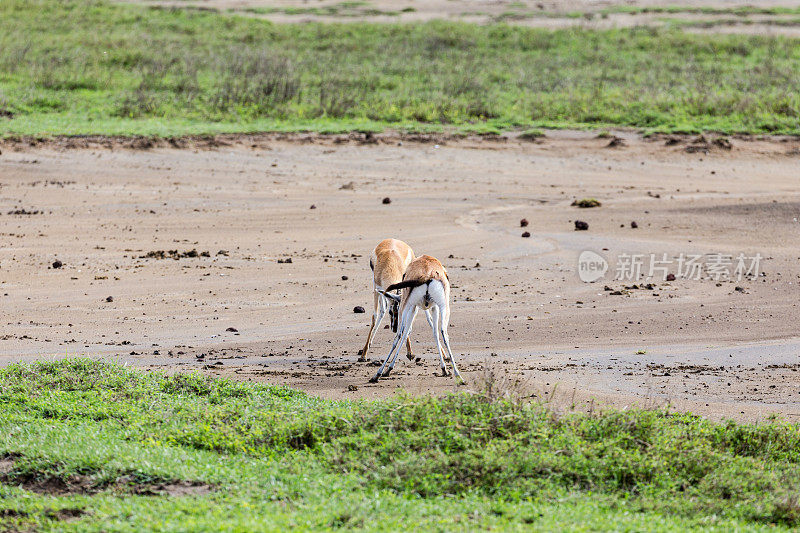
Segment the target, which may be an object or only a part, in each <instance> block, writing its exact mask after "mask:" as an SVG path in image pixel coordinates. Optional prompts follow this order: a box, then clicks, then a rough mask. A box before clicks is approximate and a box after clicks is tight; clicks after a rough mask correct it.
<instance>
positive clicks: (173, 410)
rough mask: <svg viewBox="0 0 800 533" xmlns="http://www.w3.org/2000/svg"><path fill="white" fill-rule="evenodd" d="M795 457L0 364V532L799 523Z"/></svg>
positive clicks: (577, 417) (794, 453)
mask: <svg viewBox="0 0 800 533" xmlns="http://www.w3.org/2000/svg"><path fill="white" fill-rule="evenodd" d="M487 390H488V389H487ZM799 462H800V431H799V430H798V427H797V426H795V425H791V424H785V423H781V422H775V421H773V422H770V423H768V424H761V425H758V426H754V425H738V424H735V423H727V424H715V423H711V422H708V421H704V420H702V419H699V418H697V417H694V416H691V415H680V414H667V413H664V412H655V411H636V410H634V411H627V412H607V413H602V414H597V413H594V414H578V413H568V414H560V415H559V414H556V413H555V412H554V410H553V409H551V408H548V406H547V405H542V404H538V403H513V402H509V401H506V400H498V399H492V398H489V397H487V395H486V394H466V393H461V394H455V395H450V396H446V397H443V398H430V397H423V398H409V397H404V396H400V397H397V398H395V399H390V400H384V401H378V402H366V401H340V402H333V401H325V400H319V399H315V398H312V397H310V396H307V395H306V394H304V393H302V392H297V391H294V390H290V389H286V388H282V387H277V386H269V385H253V384H245V383H237V382H231V381H224V380H212V379H208V378H204V377H201V376H198V375H176V376H172V377H166V376H164V375H161V374H156V373H145V372H142V371H136V370H131V369H128V368H124V367H121V366H118V365H114V364H107V363H102V362H97V361H89V360H80V359H78V360H75V359H73V360H65V361H60V362H47V363H36V364H32V365H16V366H11V367H8V368H6V369H3V370H0V531H17V530H37V531H55V530H58V531H143V530H148V531H151V530H152V531H187V530H191V531H203V530H207V531H212V530H213V531H218V530H220V529H224V530H230V531H276V530H284V529H289V528H301V529H339V528H348V529H350V528H359V529H361V528H363V529H367V530H387V531H396V530H398V529H404V530H426V531H428V530H434V531H437V530H438V531H453V530H472V531H474V530H476V529H479V528H489V527H494V528H502V529H510V530H525V531H530V530H541V531H553V530H564V529H567V530H587V529H592V530H636V531H645V530H647V531H675V530H681V529H688V528H696V529H699V530H707V531H731V530H738V531H745V530H752V531H758V530H769V531H775V530H783V529H790V528H792V527H797V526H798V525H800V504H798V499H797V498H798V494H800V468H799V466H800V465H799V464H798V463H799Z"/></svg>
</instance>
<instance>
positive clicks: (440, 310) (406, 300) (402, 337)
mask: <svg viewBox="0 0 800 533" xmlns="http://www.w3.org/2000/svg"><path fill="white" fill-rule="evenodd" d="M397 289H402V290H403V292H402V296H400V297H399V296H397V295H396V294H391V291H394V290H397ZM383 294H385V295H386V296H387V297H389V298H391V299H393V300H395V301H396V302H398V303H399V304H400V309H399V315H398V316H399V318H400V327H399V328H398V330H397V335H396V336H395V338H394V342H393V343H392V349H391V350H390V351H389V355H387V356H386V360H385V361H384V362H383V365H381V367H380V369H378V373H377V374H375V376H374V377H373V378H372V379H371V380H370V382H372V383H375V382H377V381H378V379H379V378H381V377H382V376H388V375H389V373H390V372H391V371H392V369H393V368H394V364H395V362H396V361H397V354H398V353H399V352H400V346H402V344H403V343H404V342H407V340H408V336H409V335H410V334H411V327H412V325H413V324H414V318H415V317H416V316H417V311H419V310H420V309H422V310H424V311H425V313H426V315H427V317H428V323H429V324H430V325H431V329H433V338H434V340H435V341H436V348H437V349H438V350H439V363H440V366H441V368H442V375H443V376H446V375H447V367H446V366H445V360H444V352H443V351H442V344H444V348H445V349H446V350H447V354H448V355H449V357H450V363H451V364H452V365H453V374H454V376H455V379H456V383H458V384H459V385H461V384H463V383H464V380H463V378H462V377H461V374H460V373H459V372H458V367H457V366H456V360H455V358H454V357H453V352H452V350H451V349H450V338H449V337H448V335H447V324H448V323H449V321H450V280H449V279H448V277H447V271H446V270H445V269H444V266H442V263H440V262H439V260H438V259H436V258H435V257H431V256H429V255H423V256H420V257H418V258H416V259H414V260H413V261H412V262H411V264H409V265H408V268H406V272H405V274H404V275H403V281H401V282H400V283H395V284H393V285H389V286H388V287H386V290H384V291H383ZM431 314H433V317H432V318H431ZM392 356H394V357H392ZM390 359H391V361H392V362H391V364H390V365H389V368H388V369H386V372H385V373H384V371H383V370H384V368H385V367H386V364H387V363H388V362H389V360H390Z"/></svg>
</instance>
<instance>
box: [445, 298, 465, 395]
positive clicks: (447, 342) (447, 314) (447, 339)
mask: <svg viewBox="0 0 800 533" xmlns="http://www.w3.org/2000/svg"><path fill="white" fill-rule="evenodd" d="M449 322H450V310H449V309H444V310H443V312H441V314H440V315H439V328H440V329H441V332H442V340H443V341H444V347H445V348H447V354H448V355H449V356H450V364H451V365H453V372H454V374H455V377H456V384H458V385H463V384H464V383H466V382H465V381H464V378H462V377H461V373H460V372H459V371H458V367H457V366H456V359H455V357H453V351H452V350H451V349H450V337H449V336H448V335H447V324H448V323H449Z"/></svg>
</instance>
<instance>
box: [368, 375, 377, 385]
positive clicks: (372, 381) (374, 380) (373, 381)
mask: <svg viewBox="0 0 800 533" xmlns="http://www.w3.org/2000/svg"><path fill="white" fill-rule="evenodd" d="M369 382H370V383H377V382H378V376H372V379H370V380H369Z"/></svg>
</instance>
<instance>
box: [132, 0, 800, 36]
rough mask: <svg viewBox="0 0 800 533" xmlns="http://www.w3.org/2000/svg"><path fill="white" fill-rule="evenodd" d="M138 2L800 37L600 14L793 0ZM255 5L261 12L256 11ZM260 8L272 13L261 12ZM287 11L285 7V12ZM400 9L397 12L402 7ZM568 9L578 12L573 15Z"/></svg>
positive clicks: (743, 23)
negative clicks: (618, 10)
mask: <svg viewBox="0 0 800 533" xmlns="http://www.w3.org/2000/svg"><path fill="white" fill-rule="evenodd" d="M120 1H124V2H135V3H139V4H144V5H159V6H169V7H194V8H201V9H213V10H219V11H232V12H236V13H239V14H243V15H247V16H255V17H259V18H265V19H268V20H271V21H273V22H278V23H302V22H310V21H317V22H352V21H359V20H360V21H370V22H422V21H427V20H433V19H443V20H458V21H463V22H474V23H479V24H485V23H490V22H496V21H498V20H502V21H503V22H505V23H507V24H515V25H523V26H530V27H538V28H552V29H555V28H567V27H573V26H580V27H584V28H592V29H609V28H627V27H633V26H662V25H664V24H666V23H668V20H678V21H683V22H703V26H698V27H687V28H686V29H687V31H696V32H704V33H709V32H713V33H746V34H757V35H786V36H794V37H797V36H800V24H798V23H797V22H796V20H797V15H791V14H787V15H780V14H778V15H760V14H751V15H736V14H733V13H727V14H719V15H714V14H705V13H687V12H683V13H635V14H626V13H606V14H601V11H602V10H603V9H607V8H615V7H644V8H653V7H687V8H697V7H712V8H718V9H732V8H737V7H745V6H756V7H761V8H766V7H792V8H794V7H797V6H798V3H797V1H796V0H761V1H759V2H753V1H752V0H559V1H554V0H522V1H520V0H402V1H399V0H364V1H363V2H361V3H360V4H356V5H354V6H353V7H351V8H343V7H342V5H343V4H346V2H342V0H120ZM293 8H300V9H301V10H302V9H309V8H310V9H314V8H334V9H336V11H335V13H334V14H330V15H319V14H313V13H309V12H297V11H295V12H292V11H291V9H293ZM259 9H261V12H259V11H258V10H259ZM265 9H267V10H271V11H273V12H268V11H264V10H265ZM287 9H288V10H289V11H286V10H287ZM404 9H405V10H406V11H403V10H404ZM574 13H583V14H584V16H581V17H575V16H572V15H573V14H574Z"/></svg>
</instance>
